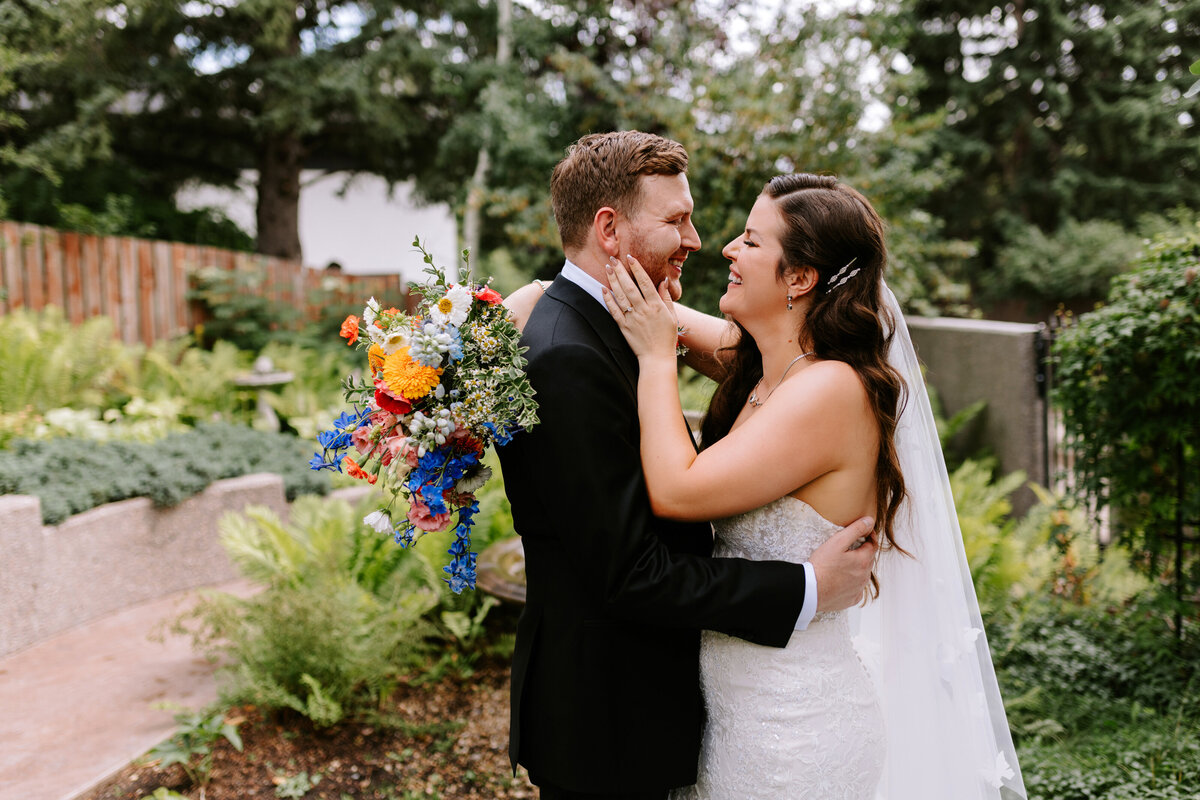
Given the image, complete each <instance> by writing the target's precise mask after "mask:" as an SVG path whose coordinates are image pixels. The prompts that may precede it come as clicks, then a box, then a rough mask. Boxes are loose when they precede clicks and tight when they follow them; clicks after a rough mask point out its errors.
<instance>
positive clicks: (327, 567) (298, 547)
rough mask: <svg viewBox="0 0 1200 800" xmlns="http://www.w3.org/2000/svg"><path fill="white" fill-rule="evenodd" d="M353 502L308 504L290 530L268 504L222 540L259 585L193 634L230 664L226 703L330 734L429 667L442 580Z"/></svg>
mask: <svg viewBox="0 0 1200 800" xmlns="http://www.w3.org/2000/svg"><path fill="white" fill-rule="evenodd" d="M364 513H365V506H364V507H359V508H357V509H354V508H352V507H351V506H350V505H349V504H348V503H346V502H344V501H341V500H331V501H328V502H322V501H320V500H318V499H316V498H300V499H299V500H297V502H296V503H295V504H294V505H293V508H292V513H291V520H290V522H288V523H286V524H285V523H283V522H282V521H281V520H280V519H279V518H278V517H277V516H276V515H275V514H274V513H273V512H271V511H269V510H268V509H265V508H252V509H248V510H247V511H246V513H244V514H230V515H227V516H226V517H224V518H223V519H222V520H221V523H220V527H221V539H222V542H223V543H224V545H225V547H226V549H227V551H228V552H229V554H230V557H231V558H232V559H233V560H234V562H235V563H236V564H237V565H238V567H239V569H240V570H241V571H242V573H243V574H244V575H246V576H247V577H249V578H251V579H253V580H255V581H258V582H261V583H263V584H265V587H266V588H265V589H264V590H263V591H262V592H260V593H259V594H257V595H255V596H253V597H251V598H248V599H242V598H237V597H234V596H232V595H227V594H218V595H211V596H209V597H208V598H207V599H206V600H205V601H204V602H203V603H202V604H201V605H200V606H199V607H198V609H197V610H196V611H195V612H193V613H192V614H190V615H189V616H188V617H187V618H185V619H184V620H183V622H182V627H183V628H184V629H186V630H190V632H191V633H192V635H193V637H194V639H195V641H196V642H197V643H198V644H199V645H200V646H201V647H202V648H203V649H205V650H206V651H207V652H209V653H210V654H211V655H213V656H217V657H220V659H221V660H222V661H223V662H225V663H226V664H227V665H228V666H226V667H225V668H223V670H222V672H221V696H222V700H223V701H224V702H226V703H230V704H232V703H247V702H248V703H253V704H255V705H259V706H261V707H264V708H268V709H290V710H292V711H295V712H296V713H299V714H301V715H303V716H305V717H308V718H309V719H311V720H312V721H313V722H314V724H317V725H321V726H328V725H333V724H335V723H337V722H339V721H340V720H342V719H344V718H345V717H347V716H354V715H357V714H361V713H364V712H367V711H370V710H372V709H376V708H378V707H379V704H380V703H381V702H382V701H383V700H384V699H385V698H386V697H387V696H388V694H389V693H390V691H391V689H392V687H393V686H394V685H395V683H396V680H397V679H398V676H399V675H400V674H402V673H403V672H405V671H406V670H407V669H411V668H414V667H416V666H418V665H420V664H421V663H423V661H424V659H425V657H426V655H427V654H428V653H429V650H430V646H431V640H432V639H434V638H435V637H436V636H437V633H438V632H437V629H436V628H435V627H434V626H433V625H432V624H431V623H430V622H428V621H427V620H426V619H425V617H426V615H427V614H428V613H429V612H430V611H431V610H432V609H434V608H435V607H436V606H437V604H438V603H439V586H438V583H439V582H438V580H437V578H436V577H435V576H434V575H432V574H431V572H430V569H429V568H428V566H427V565H426V564H425V563H424V561H423V560H422V559H420V558H412V557H406V556H405V555H404V554H403V552H402V551H401V550H400V548H399V547H396V546H395V544H394V543H393V542H391V541H390V540H388V539H387V538H385V537H381V536H379V534H377V533H375V532H374V531H373V530H371V529H370V528H368V527H367V526H365V525H364V524H363V523H362V522H361V520H362V517H363V514H364Z"/></svg>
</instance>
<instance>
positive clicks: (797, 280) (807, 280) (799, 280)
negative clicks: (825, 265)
mask: <svg viewBox="0 0 1200 800" xmlns="http://www.w3.org/2000/svg"><path fill="white" fill-rule="evenodd" d="M820 279H821V274H820V273H819V272H817V270H816V268H815V267H800V268H798V269H789V270H788V271H787V273H786V274H785V275H784V277H783V280H784V283H786V284H787V287H788V295H789V296H790V297H792V298H793V299H795V298H797V297H803V296H804V295H806V294H808V293H809V292H811V291H813V290H814V289H816V288H817V281H819V280H820Z"/></svg>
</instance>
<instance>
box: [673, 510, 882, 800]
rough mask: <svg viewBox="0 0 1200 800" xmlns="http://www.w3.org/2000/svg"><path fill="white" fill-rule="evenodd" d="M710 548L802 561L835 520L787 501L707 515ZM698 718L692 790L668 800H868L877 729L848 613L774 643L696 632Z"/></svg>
mask: <svg viewBox="0 0 1200 800" xmlns="http://www.w3.org/2000/svg"><path fill="white" fill-rule="evenodd" d="M713 527H714V529H715V530H716V546H715V550H714V555H716V556H718V557H726V558H748V559H752V560H755V561H763V560H778V561H792V562H797V563H799V562H803V561H807V560H808V558H809V556H810V555H811V554H812V552H813V551H814V550H816V549H817V547H819V546H820V545H821V543H823V542H824V541H825V540H826V539H828V538H829V537H830V536H831V535H832V534H833V533H835V532H836V531H838V530H840V526H838V525H834V524H833V523H832V522H829V521H828V520H826V519H825V518H824V517H822V516H821V515H820V514H818V513H817V512H816V511H815V510H813V508H812V507H811V506H809V505H808V504H807V503H805V502H803V501H802V500H797V499H796V498H794V497H782V498H780V499H778V500H776V501H774V502H772V503H768V504H767V505H765V506H763V507H761V508H757V509H755V510H753V511H749V512H746V513H744V514H739V515H737V516H735V517H730V518H729V519H724V520H718V521H717V522H715V523H713ZM700 674H701V681H702V683H703V688H704V700H705V705H706V706H707V710H708V721H707V724H706V726H705V729H704V743H703V747H702V750H701V753H700V769H699V778H698V780H697V782H696V785H695V786H691V787H687V788H686V789H680V790H678V791H676V792H675V793H674V794H672V800H783V798H787V800H804V798H813V800H818V799H819V800H872V798H874V797H875V788H876V785H877V784H878V783H879V778H880V775H881V774H882V771H883V761H884V754H885V734H884V721H883V715H882V713H881V711H880V707H879V703H878V700H877V697H876V692H875V687H874V684H873V683H872V680H871V677H870V676H869V675H868V673H867V670H866V668H865V667H864V666H863V665H862V662H861V661H860V660H859V657H858V654H857V653H856V651H855V649H854V645H853V644H852V642H851V633H850V622H849V617H848V612H845V611H839V612H834V613H825V614H818V615H817V616H816V618H815V619H814V620H813V621H812V623H811V624H810V625H809V626H808V629H807V630H804V631H796V632H795V633H794V634H792V638H791V641H789V642H788V645H787V647H785V648H782V649H779V648H774V647H763V646H761V645H755V644H751V643H749V642H746V641H743V640H742V639H737V638H734V637H732V636H726V635H725V634H722V633H715V632H713V631H705V632H704V634H703V638H702V640H701V649H700Z"/></svg>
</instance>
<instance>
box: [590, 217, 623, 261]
mask: <svg viewBox="0 0 1200 800" xmlns="http://www.w3.org/2000/svg"><path fill="white" fill-rule="evenodd" d="M592 233H593V234H594V235H595V237H596V242H597V243H599V245H600V249H602V250H603V251H604V252H605V253H607V254H608V255H610V256H615V257H618V258H619V257H620V255H621V246H620V241H619V240H618V238H617V212H616V211H614V210H613V209H612V208H610V207H609V206H604V207H603V208H601V209H600V210H599V211H597V212H596V216H594V217H592Z"/></svg>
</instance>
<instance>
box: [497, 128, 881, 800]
mask: <svg viewBox="0 0 1200 800" xmlns="http://www.w3.org/2000/svg"><path fill="white" fill-rule="evenodd" d="M686 171H687V152H686V151H685V150H684V149H683V147H682V146H681V145H680V144H678V143H677V142H673V141H671V140H668V139H664V138H662V137H659V136H654V135H652V134H647V133H640V132H637V131H623V132H619V133H606V134H593V135H590V136H585V137H583V138H582V139H580V140H579V141H578V142H576V143H575V144H574V145H573V146H572V147H571V148H570V149H569V150H568V152H567V155H566V157H565V158H564V159H563V160H562V161H561V162H559V164H558V166H556V167H555V169H554V174H553V177H552V178H551V183H550V193H551V200H552V203H553V207H554V216H555V220H556V221H557V223H558V228H559V233H560V236H561V238H562V244H563V251H564V253H565V255H566V264H565V266H564V267H563V269H562V272H560V273H559V275H558V277H557V278H555V280H554V282H553V283H552V284H550V285H549V287H548V288H547V289H546V291H545V296H544V297H542V298H541V300H540V301H539V302H537V305H536V307H535V308H534V309H533V311H532V313H531V314H530V316H529V319H528V321H527V322H526V325H525V329H524V335H523V338H522V344H523V345H525V346H526V347H527V348H528V352H527V353H526V357H527V358H528V360H529V364H528V366H527V368H526V370H527V372H528V374H529V379H530V382H531V383H532V384H533V387H534V389H535V390H536V392H537V401H538V415H539V417H540V420H541V422H540V424H538V425H537V426H536V427H535V428H533V429H532V430H531V431H528V432H525V433H521V434H518V435H517V436H516V437H514V439H513V440H512V442H511V443H510V444H509V445H507V446H506V447H503V448H501V449H500V460H501V464H502V467H503V470H504V479H505V487H506V490H507V493H508V497H509V500H510V501H511V503H512V510H513V520H514V523H515V527H516V529H517V531H518V532H519V533H520V534H521V537H522V541H523V544H524V549H525V573H526V578H527V586H528V597H527V600H526V605H525V609H524V612H523V613H522V615H521V619H520V622H519V623H518V627H517V643H516V649H515V652H514V654H513V666H512V727H511V732H510V742H509V757H510V758H511V759H512V762H513V765H514V769H515V766H516V764H517V763H518V762H519V763H521V764H524V765H525V767H526V768H527V769H528V770H529V775H530V779H531V780H532V781H533V782H534V783H535V784H536V785H537V786H538V787H540V790H541V797H542V800H566V799H568V798H570V799H576V798H577V799H578V800H601V798H604V800H616V799H618V798H619V799H620V800H634V799H636V800H643V798H644V799H645V800H651V799H653V800H663V798H665V797H666V795H667V792H668V790H669V789H671V788H674V787H679V786H687V785H689V784H692V783H694V782H695V780H696V763H697V758H698V754H699V752H700V735H701V727H702V724H703V720H704V710H703V701H702V697H701V692H700V681H699V649H700V630H701V629H708V630H715V631H721V632H723V633H727V634H730V635H732V636H737V637H740V638H742V639H746V640H748V641H751V642H755V643H757V644H762V645H767V646H771V647H783V646H784V645H786V644H787V641H788V639H789V637H790V636H791V634H792V631H793V630H795V629H803V628H804V627H805V626H807V624H808V621H809V620H811V619H812V616H813V614H814V613H816V611H818V610H820V611H826V610H836V609H841V608H846V607H848V606H850V605H852V604H853V603H855V602H856V601H858V600H859V599H860V598H861V596H862V590H863V587H864V585H865V584H866V581H867V578H868V575H869V572H870V569H871V564H872V560H873V557H874V549H875V548H874V544H873V542H871V541H868V543H867V545H866V546H864V547H861V548H859V549H858V550H853V551H847V550H846V548H847V547H848V546H850V543H851V542H853V541H854V540H855V539H858V538H859V537H862V536H867V535H868V534H869V533H870V531H871V522H870V520H859V521H858V522H856V523H854V524H853V525H851V526H849V527H848V528H846V529H845V530H844V531H842V532H841V533H839V534H838V535H836V536H835V537H833V538H832V539H830V540H829V542H827V543H826V544H825V545H824V546H822V547H821V548H820V549H819V550H818V551H817V552H815V553H814V554H813V557H812V561H811V562H810V563H809V564H805V565H800V564H789V563H784V562H752V561H745V560H741V559H713V558H710V557H709V555H710V552H711V548H712V531H711V528H710V526H709V525H708V524H707V523H699V524H698V523H681V522H673V521H670V520H665V519H659V518H657V517H655V516H654V515H653V513H652V512H651V510H650V502H649V499H648V497H647V495H646V486H645V481H644V479H643V476H642V468H641V459H640V456H639V433H638V414H637V373H638V366H637V359H636V358H635V357H634V355H633V353H632V351H630V349H629V347H628V346H627V345H626V344H625V340H624V338H623V337H622V336H621V333H620V331H619V330H618V328H617V325H616V323H615V322H613V319H612V317H611V316H610V315H609V313H608V311H607V309H606V308H605V306H604V303H603V299H602V292H603V288H604V287H605V286H606V285H607V280H606V278H605V272H604V263H605V261H606V260H607V258H608V257H609V256H613V255H615V256H618V257H620V258H623V257H624V256H625V255H626V254H628V253H632V254H633V255H634V256H635V257H636V258H637V259H638V260H639V261H640V262H641V263H642V264H643V266H644V267H645V269H646V271H647V272H648V273H649V274H650V276H651V278H653V279H654V281H655V283H656V284H657V283H659V282H660V281H661V280H663V279H664V278H666V279H667V280H668V282H669V287H670V289H671V293H672V296H673V297H675V298H678V297H679V294H680V285H679V278H680V275H681V273H682V269H683V266H684V262H685V261H686V259H687V257H688V255H689V254H690V253H692V252H694V251H695V250H698V249H699V248H700V237H699V236H698V234H697V233H696V229H695V227H693V225H692V221H691V213H692V205H693V204H692V197H691V193H690V191H689V189H688V183H687V176H686ZM817 583H819V584H820V596H819V597H818V596H817V591H816V584H817ZM747 768H748V769H749V768H752V767H751V766H750V765H747Z"/></svg>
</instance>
